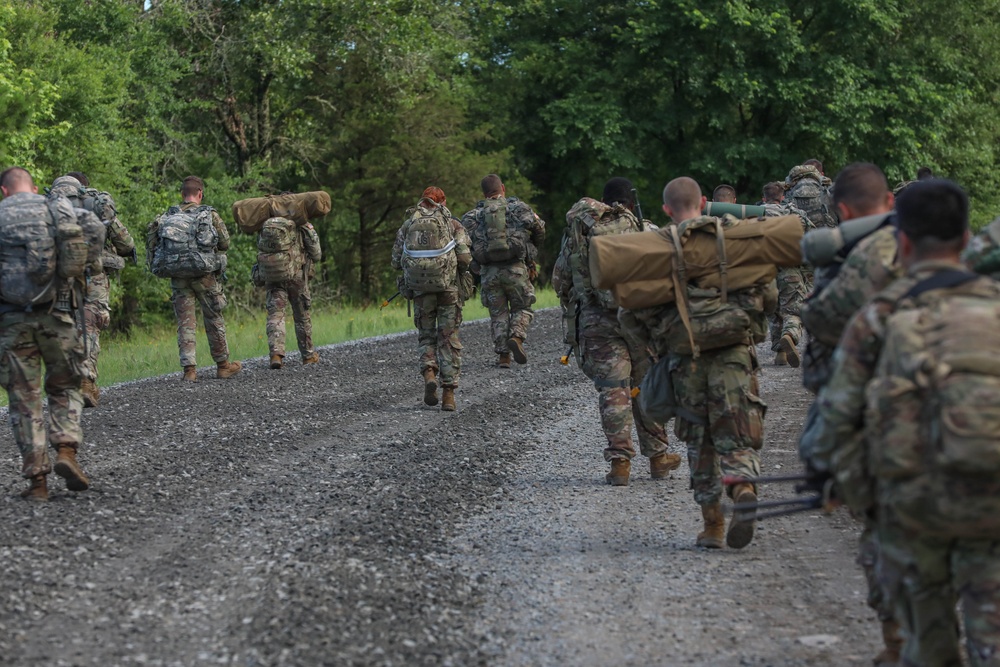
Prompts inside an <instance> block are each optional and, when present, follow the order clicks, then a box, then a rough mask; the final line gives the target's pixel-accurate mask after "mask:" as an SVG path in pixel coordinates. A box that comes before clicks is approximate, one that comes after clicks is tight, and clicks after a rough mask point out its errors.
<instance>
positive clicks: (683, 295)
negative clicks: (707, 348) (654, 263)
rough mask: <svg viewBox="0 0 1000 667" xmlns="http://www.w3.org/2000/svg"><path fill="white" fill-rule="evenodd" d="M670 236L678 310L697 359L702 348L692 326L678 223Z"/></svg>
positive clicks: (671, 227)
mask: <svg viewBox="0 0 1000 667" xmlns="http://www.w3.org/2000/svg"><path fill="white" fill-rule="evenodd" d="M670 238H671V240H672V241H673V242H674V261H673V265H674V267H673V272H672V274H673V275H672V276H671V277H672V278H673V281H674V297H675V299H674V300H675V301H676V302H677V312H678V313H679V314H680V316H681V322H682V323H683V324H684V328H685V329H687V333H688V340H689V341H690V343H691V353H692V356H693V357H694V358H695V359H697V358H698V356H699V355H700V354H701V350H700V349H699V348H698V346H697V345H696V344H695V342H694V330H693V329H692V328H691V315H690V313H689V312H688V303H687V285H688V282H687V267H685V266H684V248H683V247H682V246H681V237H680V234H678V233H677V225H670Z"/></svg>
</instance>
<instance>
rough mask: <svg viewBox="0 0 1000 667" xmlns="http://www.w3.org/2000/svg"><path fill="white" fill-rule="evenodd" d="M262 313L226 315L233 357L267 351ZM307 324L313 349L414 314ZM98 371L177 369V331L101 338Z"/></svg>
mask: <svg viewBox="0 0 1000 667" xmlns="http://www.w3.org/2000/svg"><path fill="white" fill-rule="evenodd" d="M537 297H538V302H537V303H536V304H535V308H536V309H540V308H548V307H550V306H557V305H559V298H558V297H557V296H556V294H555V292H554V291H552V290H551V289H546V290H539V291H538V293H537ZM266 317H267V314H266V313H265V312H264V311H263V310H261V311H260V312H259V313H257V314H256V315H253V316H248V315H246V314H240V315H239V316H238V317H233V318H230V317H227V318H226V332H227V339H228V341H229V353H230V355H231V357H232V358H233V359H247V358H251V357H262V356H266V355H267V354H268V348H267V335H266V334H265V332H264V325H265V321H266ZM463 317H464V319H465V320H466V321H470V320H475V319H481V318H485V317H489V313H488V312H487V310H486V308H484V307H483V305H482V304H481V303H480V302H479V298H478V295H477V297H476V298H475V299H473V300H472V301H469V302H467V303H466V304H465V309H464V312H463ZM199 319H200V318H199ZM312 323H313V345H315V346H316V347H319V346H321V345H330V344H332V343H341V342H344V341H349V340H357V339H360V338H369V337H371V336H379V335H382V334H388V333H395V332H398V331H408V330H410V329H413V318H412V317H407V315H406V301H405V300H403V299H399V298H397V299H396V301H394V302H392V303H391V304H389V306H388V307H386V308H384V309H379V308H378V306H375V307H369V308H353V307H334V308H326V309H318V310H314V311H313V313H312ZM285 329H286V342H287V347H288V350H289V351H290V352H294V351H295V349H296V348H295V330H294V326H293V323H292V314H291V309H289V310H288V312H287V313H286V315H285ZM211 364H212V357H211V355H210V354H209V352H208V342H207V341H206V339H205V334H204V329H203V328H202V327H201V324H200V323H199V330H198V365H199V366H208V365H211ZM99 371H100V385H101V386H108V385H112V384H115V383H118V382H124V381H127V380H137V379H139V378H147V377H154V376H157V375H163V374H165V373H173V372H177V371H180V362H179V360H178V356H177V333H176V330H175V329H174V327H172V326H171V327H167V326H165V327H162V328H157V329H155V330H151V331H145V332H141V331H137V332H134V333H133V334H132V335H131V336H129V337H122V336H117V337H111V336H106V337H102V339H101V358H100V361H99ZM3 398H6V396H4V397H3Z"/></svg>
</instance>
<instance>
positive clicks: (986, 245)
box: [962, 218, 1000, 279]
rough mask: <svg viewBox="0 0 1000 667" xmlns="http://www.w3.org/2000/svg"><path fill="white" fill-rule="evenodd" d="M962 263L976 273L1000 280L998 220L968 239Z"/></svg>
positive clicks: (999, 231)
mask: <svg viewBox="0 0 1000 667" xmlns="http://www.w3.org/2000/svg"><path fill="white" fill-rule="evenodd" d="M962 261H963V262H964V263H965V264H966V266H968V267H969V268H970V269H972V270H973V271H975V272H976V273H983V274H986V275H990V276H993V277H994V278H997V279H1000V218H997V219H996V220H994V221H993V222H991V223H990V224H988V225H986V227H984V228H983V229H982V231H980V232H979V233H978V234H976V235H975V236H973V237H972V238H971V239H969V245H967V246H966V247H965V252H963V253H962Z"/></svg>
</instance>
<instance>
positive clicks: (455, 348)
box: [392, 187, 472, 412]
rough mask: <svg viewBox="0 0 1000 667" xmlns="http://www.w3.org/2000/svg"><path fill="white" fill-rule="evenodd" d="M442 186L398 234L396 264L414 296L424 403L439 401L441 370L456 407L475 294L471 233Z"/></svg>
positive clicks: (429, 192) (446, 400)
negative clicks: (465, 314)
mask: <svg viewBox="0 0 1000 667" xmlns="http://www.w3.org/2000/svg"><path fill="white" fill-rule="evenodd" d="M446 204H447V198H446V197H445V194H444V191H443V190H441V188H437V187H429V188H427V189H426V190H424V192H423V194H422V195H421V199H420V201H419V202H417V205H416V206H415V207H413V208H411V209H410V210H409V211H407V219H406V221H405V222H403V225H402V226H401V227H400V228H399V232H398V233H397V234H396V243H395V244H394V245H393V247H392V266H393V268H394V269H399V270H402V271H403V279H404V281H405V283H404V286H405V289H406V291H407V292H408V293H411V294H412V298H413V322H414V324H415V325H416V327H417V345H418V347H419V350H420V373H421V375H422V376H423V378H424V403H425V404H427V405H431V406H434V405H437V403H438V398H437V388H438V374H439V373H440V381H441V409H442V410H445V411H449V412H450V411H453V410H455V389H457V388H458V378H459V375H460V374H461V370H462V343H461V342H460V341H459V338H458V329H459V327H460V326H461V324H462V305H463V304H464V302H465V299H467V298H469V297H470V296H471V295H472V280H471V278H472V276H471V275H469V265H470V264H471V263H472V255H471V254H470V252H469V237H468V235H467V234H466V232H465V228H464V227H463V226H462V223H461V222H459V220H458V219H456V218H455V217H454V216H453V215H452V214H451V211H449V210H448V208H447V206H446Z"/></svg>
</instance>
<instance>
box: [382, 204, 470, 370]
mask: <svg viewBox="0 0 1000 667" xmlns="http://www.w3.org/2000/svg"><path fill="white" fill-rule="evenodd" d="M441 208H442V209H443V213H444V215H445V217H446V218H447V219H448V220H449V222H450V223H451V232H452V234H453V235H454V237H455V251H454V252H455V255H456V257H457V258H458V272H457V273H456V275H455V280H454V282H453V284H452V287H450V288H449V289H447V290H445V291H444V292H435V293H433V294H431V293H427V294H424V293H414V295H413V324H414V325H415V326H416V327H417V348H418V350H419V352H420V373H421V374H424V373H425V372H426V371H428V370H433V371H434V374H435V376H437V377H439V378H440V379H441V386H442V387H451V388H453V389H454V388H456V387H458V379H459V376H460V375H461V373H462V341H461V340H460V339H459V336H458V331H459V328H460V327H461V325H462V306H463V304H464V298H463V297H464V296H466V295H463V294H462V292H461V290H460V288H459V279H460V278H459V276H460V275H461V274H463V273H466V272H468V270H469V264H470V263H471V261H472V256H471V255H470V254H469V245H470V242H469V235H468V234H467V233H466V231H465V228H464V227H463V226H462V223H461V222H459V220H458V219H457V218H455V217H454V216H453V215H452V214H451V211H449V210H448V208H447V207H445V206H441ZM407 222H408V220H407ZM407 227H408V226H407V224H406V223H404V224H403V225H402V226H401V227H400V228H399V231H398V232H397V233H396V242H395V243H394V244H393V247H392V267H393V268H394V269H397V270H401V269H402V268H403V263H402V262H403V243H404V242H405V240H406V230H407Z"/></svg>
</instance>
